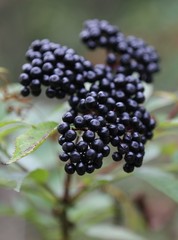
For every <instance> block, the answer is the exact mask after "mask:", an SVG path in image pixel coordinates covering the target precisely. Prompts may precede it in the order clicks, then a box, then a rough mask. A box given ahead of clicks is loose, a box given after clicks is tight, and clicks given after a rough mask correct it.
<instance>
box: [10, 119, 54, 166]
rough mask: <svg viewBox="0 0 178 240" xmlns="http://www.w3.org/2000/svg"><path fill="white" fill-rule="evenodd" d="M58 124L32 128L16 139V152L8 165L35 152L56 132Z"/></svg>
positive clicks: (48, 123) (45, 124)
mask: <svg viewBox="0 0 178 240" xmlns="http://www.w3.org/2000/svg"><path fill="white" fill-rule="evenodd" d="M56 126H57V123H55V122H43V123H39V124H37V125H34V126H32V127H31V128H30V129H28V130H27V132H25V133H24V134H22V135H20V136H19V137H17V139H16V143H15V151H14V153H13V156H12V158H11V159H10V161H8V162H7V164H10V163H13V162H16V161H18V160H19V159H21V158H23V157H25V156H27V155H28V154H30V153H32V152H34V151H35V150H36V149H37V148H39V147H40V145H41V144H42V143H43V142H44V141H45V140H46V139H47V138H48V137H49V136H50V135H52V134H53V133H54V132H55V131H56Z"/></svg>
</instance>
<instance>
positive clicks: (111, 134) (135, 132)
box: [20, 19, 159, 175]
mask: <svg viewBox="0 0 178 240" xmlns="http://www.w3.org/2000/svg"><path fill="white" fill-rule="evenodd" d="M80 37H81V39H82V41H83V42H84V43H85V44H86V45H87V46H88V47H89V48H90V49H95V48H96V47H103V48H106V50H107V58H106V62H105V64H97V65H92V63H91V62H90V61H88V60H86V59H85V58H84V57H82V56H79V55H78V54H76V52H75V51H74V50H73V49H71V48H67V47H66V46H61V45H60V44H56V43H52V42H50V41H49V40H46V39H44V40H36V41H34V42H32V44H31V45H30V47H29V49H28V51H27V53H26V58H27V60H28V63H26V64H24V65H23V66H22V71H23V72H22V74H21V75H20V83H21V84H22V85H23V89H22V91H21V94H22V95H23V96H28V95H29V94H30V93H31V94H32V95H34V96H39V95H40V93H41V89H42V86H43V87H46V96H47V97H49V98H54V97H56V98H59V99H62V98H64V97H65V96H67V97H68V98H67V101H68V103H69V106H70V110H68V111H67V112H66V113H65V114H64V115H63V117H62V122H61V123H60V124H59V126H58V132H59V134H60V137H59V139H58V142H59V144H60V145H61V146H62V152H61V153H60V154H59V158H60V160H61V161H62V162H65V171H66V172H67V173H68V174H73V173H74V172H76V173H77V174H78V175H84V174H85V173H92V172H93V171H94V170H95V169H99V168H101V167H102V165H103V162H104V158H106V157H108V156H109V155H111V157H112V159H113V161H115V162H119V161H121V160H124V161H125V163H124V166H123V169H124V171H125V172H128V173H129V172H132V171H133V170H134V168H135V167H140V166H141V165H142V162H143V158H144V154H145V144H146V142H147V140H150V139H151V138H152V137H153V130H154V128H155V125H156V122H155V120H154V118H153V117H152V116H151V115H150V113H149V112H148V111H147V110H146V109H145V108H144V106H143V103H144V101H145V95H144V85H143V81H145V82H147V83H150V82H152V80H153V73H155V72H157V71H158V70H159V66H158V60H159V58H158V55H157V53H156V51H155V49H154V48H153V47H151V46H149V45H147V44H146V43H145V42H144V41H143V40H141V39H138V38H136V37H133V36H128V37H126V36H124V34H123V33H121V32H120V31H119V29H118V28H117V27H115V26H112V25H111V24H109V23H108V22H107V21H105V20H101V21H100V20H97V19H94V20H88V21H86V22H85V24H84V29H83V30H82V32H81V34H80Z"/></svg>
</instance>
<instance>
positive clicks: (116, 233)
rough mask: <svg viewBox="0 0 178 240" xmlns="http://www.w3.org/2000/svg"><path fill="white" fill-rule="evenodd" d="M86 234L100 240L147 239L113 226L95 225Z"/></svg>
mask: <svg viewBox="0 0 178 240" xmlns="http://www.w3.org/2000/svg"><path fill="white" fill-rule="evenodd" d="M86 234H87V235H89V236H91V237H95V238H98V239H102V240H104V239H106V240H108V239H112V240H118V239H119V240H144V239H145V238H143V237H141V236H138V235H137V234H135V233H134V232H132V231H130V230H128V229H125V228H121V227H118V226H112V225H108V224H107V225H106V224H102V225H95V226H94V227H91V228H89V229H88V230H87V231H86Z"/></svg>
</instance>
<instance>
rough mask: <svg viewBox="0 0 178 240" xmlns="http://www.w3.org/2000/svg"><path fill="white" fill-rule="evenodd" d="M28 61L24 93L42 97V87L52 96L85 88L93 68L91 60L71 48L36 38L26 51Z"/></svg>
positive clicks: (60, 95) (23, 79)
mask: <svg viewBox="0 0 178 240" xmlns="http://www.w3.org/2000/svg"><path fill="white" fill-rule="evenodd" d="M26 58H27V60H28V63H26V64H24V65H23V66H22V71H23V72H22V74H21V75H20V83H21V84H22V85H23V86H24V87H23V89H22V91H21V94H22V95H23V96H24V97H26V96H28V95H29V94H30V93H31V94H32V95H33V96H39V95H40V94H41V91H42V86H45V87H46V92H45V93H46V96H47V97H48V98H54V97H56V98H59V99H62V98H64V97H65V96H66V95H71V94H73V93H75V91H76V90H77V89H81V88H82V87H84V83H85V82H87V81H88V77H89V78H90V70H91V69H92V68H93V67H92V64H91V62H90V61H87V60H85V58H84V57H82V56H79V55H77V54H76V53H75V51H74V50H73V49H71V48H67V47H66V46H61V45H60V44H56V43H53V42H50V41H49V40H47V39H43V40H35V41H34V42H32V44H31V45H30V47H29V49H28V51H27V52H26Z"/></svg>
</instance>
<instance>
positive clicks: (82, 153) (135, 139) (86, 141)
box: [58, 66, 155, 175]
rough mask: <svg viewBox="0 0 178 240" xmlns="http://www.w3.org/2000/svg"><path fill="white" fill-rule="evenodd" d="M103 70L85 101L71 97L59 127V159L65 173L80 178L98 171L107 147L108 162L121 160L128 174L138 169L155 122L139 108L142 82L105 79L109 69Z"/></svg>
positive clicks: (120, 76) (126, 78)
mask: <svg viewBox="0 0 178 240" xmlns="http://www.w3.org/2000/svg"><path fill="white" fill-rule="evenodd" d="M98 67H99V66H98ZM100 68H101V66H100ZM106 69H108V72H107V73H108V74H106V76H107V78H106V76H105V77H104V78H101V79H99V80H98V81H96V82H95V83H93V84H91V87H90V89H89V90H88V92H87V93H86V96H85V97H81V98H79V97H76V96H75V99H76V98H78V101H75V105H74V104H71V105H72V106H73V109H72V110H71V111H69V112H67V113H66V114H65V115H64V116H63V123H61V124H60V125H59V128H58V131H59V133H60V134H62V136H61V137H60V138H59V143H60V144H61V145H62V149H63V151H64V152H62V153H61V154H60V159H61V160H62V161H64V162H65V161H67V164H66V165H65V170H66V172H68V173H74V172H75V171H76V172H77V173H78V174H79V175H83V174H84V173H85V172H88V173H90V172H91V171H92V172H93V171H94V169H97V168H99V167H101V166H102V164H103V158H104V157H107V156H108V155H109V153H110V146H112V149H115V151H114V152H113V154H112V159H113V160H114V161H120V160H122V159H124V160H125V162H126V163H125V165H124V167H123V168H124V170H125V171H126V172H132V171H133V170H134V168H135V167H140V166H141V165H142V161H143V157H144V153H145V147H144V145H145V143H146V141H147V140H149V139H151V138H152V136H153V129H154V127H155V120H154V119H153V118H152V117H151V116H150V114H149V113H148V112H147V111H146V109H145V108H144V107H143V106H140V104H141V103H143V102H144V99H145V97H144V94H143V91H144V88H143V85H142V82H141V81H140V80H139V79H138V78H136V77H134V76H125V75H124V74H116V75H114V76H113V75H110V78H109V73H111V72H110V71H109V70H110V68H106ZM106 69H105V71H106ZM72 99H73V98H72ZM74 106H75V107H74ZM78 144H79V145H78ZM79 146H82V147H81V148H80V147H79ZM90 154H91V156H90ZM91 169H92V170H91Z"/></svg>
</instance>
